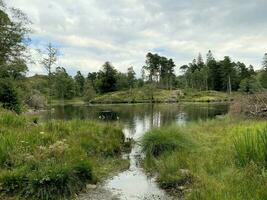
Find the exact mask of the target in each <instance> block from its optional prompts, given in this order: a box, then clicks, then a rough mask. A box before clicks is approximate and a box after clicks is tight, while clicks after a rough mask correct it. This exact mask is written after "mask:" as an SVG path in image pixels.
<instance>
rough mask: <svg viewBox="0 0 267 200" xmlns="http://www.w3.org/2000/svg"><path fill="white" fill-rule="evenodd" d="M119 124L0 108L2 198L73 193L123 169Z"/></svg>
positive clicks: (54, 196) (126, 163)
mask: <svg viewBox="0 0 267 200" xmlns="http://www.w3.org/2000/svg"><path fill="white" fill-rule="evenodd" d="M126 148H127V144H125V138H124V134H123V132H122V129H121V127H120V125H119V124H115V123H101V122H96V121H86V120H70V121H60V120H51V121H48V122H44V123H40V122H38V120H36V118H35V117H25V116H18V115H16V114H14V113H12V112H9V111H5V110H0V198H1V199H14V198H15V199H16V198H21V199H52V200H53V199H64V198H71V197H73V196H75V195H76V193H79V192H80V191H82V190H84V189H85V188H86V185H87V184H97V183H98V182H101V181H103V180H104V179H105V178H107V177H108V176H109V175H111V174H113V173H116V172H118V171H121V170H124V169H127V168H128V167H129V161H128V160H127V159H122V156H121V154H122V152H123V151H124V150H126Z"/></svg>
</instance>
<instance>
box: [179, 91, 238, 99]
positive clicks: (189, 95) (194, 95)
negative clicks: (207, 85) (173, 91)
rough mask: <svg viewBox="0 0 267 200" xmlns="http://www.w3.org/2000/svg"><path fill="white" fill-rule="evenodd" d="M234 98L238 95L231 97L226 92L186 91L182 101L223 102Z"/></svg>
mask: <svg viewBox="0 0 267 200" xmlns="http://www.w3.org/2000/svg"><path fill="white" fill-rule="evenodd" d="M233 96H236V94H232V96H230V95H229V94H228V93H226V92H218V91H212V90H209V91H196V90H190V89H187V90H184V96H183V98H182V101H185V102H223V101H229V100H233Z"/></svg>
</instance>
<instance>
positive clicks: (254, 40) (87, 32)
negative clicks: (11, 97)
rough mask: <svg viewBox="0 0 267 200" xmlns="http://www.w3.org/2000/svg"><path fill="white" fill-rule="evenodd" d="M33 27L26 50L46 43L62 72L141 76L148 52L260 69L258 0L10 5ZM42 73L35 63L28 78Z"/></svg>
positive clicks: (265, 29) (264, 33)
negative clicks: (106, 70)
mask: <svg viewBox="0 0 267 200" xmlns="http://www.w3.org/2000/svg"><path fill="white" fill-rule="evenodd" d="M7 3H8V5H9V6H14V7H17V8H20V9H21V10H23V11H24V12H25V13H26V14H27V15H28V16H29V18H30V19H31V20H32V22H33V30H34V34H33V35H32V38H33V42H32V44H31V46H30V47H31V49H32V52H34V51H35V50H34V49H36V48H40V49H44V48H45V45H46V44H47V43H48V42H52V43H53V44H55V45H56V46H57V47H58V48H59V49H60V52H61V55H60V58H59V63H58V64H59V65H61V66H64V67H65V68H66V69H67V70H68V71H69V72H71V73H72V75H73V73H75V71H76V70H81V71H82V72H83V73H84V74H87V73H88V72H92V71H97V70H99V69H100V68H101V65H102V64H103V63H104V62H105V61H107V60H108V61H111V62H112V63H113V65H114V66H115V67H116V68H117V69H119V70H121V71H124V72H125V71H126V70H127V68H128V67H129V66H130V65H132V66H134V69H135V70H136V72H137V74H139V75H140V70H141V67H142V66H143V65H144V60H145V55H146V53H147V52H149V51H152V52H156V53H159V54H162V55H165V56H168V57H171V58H173V59H174V61H175V63H176V65H177V66H181V65H183V64H187V63H188V62H190V61H191V60H192V59H193V58H194V57H196V56H197V54H198V53H199V52H201V53H202V55H203V56H205V54H206V52H207V51H208V50H209V49H210V50H212V51H213V53H214V55H215V57H216V58H217V59H221V58H223V56H225V55H228V56H230V57H231V58H232V59H233V60H240V61H243V62H245V63H246V64H252V65H254V66H255V67H256V68H260V67H261V66H260V65H261V59H262V56H263V54H264V53H265V52H266V45H265V44H267V24H266V23H267V22H266V20H265V19H266V18H267V12H266V11H265V8H266V6H267V2H266V1H265V0H255V1H243V0H236V1H231V0H221V1H213V0H203V1H199V0H187V1H185V0H147V1H143V0H101V1H99V0H57V1H54V0H46V1H42V0H9V1H8V2H7ZM34 73H43V69H42V67H41V66H39V65H38V64H36V65H31V66H30V74H34Z"/></svg>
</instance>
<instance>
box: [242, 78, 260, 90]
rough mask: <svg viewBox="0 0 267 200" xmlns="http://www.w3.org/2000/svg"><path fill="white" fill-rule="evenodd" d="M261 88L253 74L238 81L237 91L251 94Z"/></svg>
mask: <svg viewBox="0 0 267 200" xmlns="http://www.w3.org/2000/svg"><path fill="white" fill-rule="evenodd" d="M261 89H262V87H261V84H260V82H259V81H258V80H257V79H256V77H255V76H252V77H248V78H245V79H243V80H242V81H241V82H240V86H239V91H241V92H244V93H247V94H253V93H256V92H260V91H261Z"/></svg>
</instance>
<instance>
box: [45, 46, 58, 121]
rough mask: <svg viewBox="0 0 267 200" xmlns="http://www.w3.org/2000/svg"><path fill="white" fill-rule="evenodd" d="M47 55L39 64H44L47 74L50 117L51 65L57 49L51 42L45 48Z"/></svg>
mask: <svg viewBox="0 0 267 200" xmlns="http://www.w3.org/2000/svg"><path fill="white" fill-rule="evenodd" d="M46 53H47V55H46V56H45V57H44V58H43V59H42V61H41V64H42V65H43V66H44V68H45V70H46V72H47V75H48V85H49V91H48V105H49V117H50V118H51V115H52V113H51V101H52V94H51V93H52V92H51V91H52V67H53V65H55V63H56V62H57V55H58V50H57V49H56V48H55V47H53V46H52V44H51V43H49V44H48V45H47V48H46Z"/></svg>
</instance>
